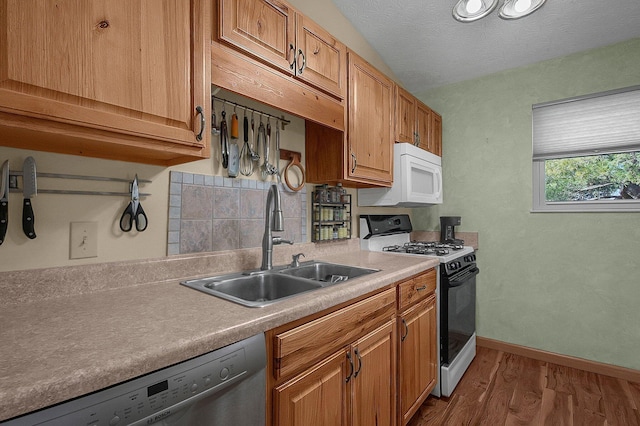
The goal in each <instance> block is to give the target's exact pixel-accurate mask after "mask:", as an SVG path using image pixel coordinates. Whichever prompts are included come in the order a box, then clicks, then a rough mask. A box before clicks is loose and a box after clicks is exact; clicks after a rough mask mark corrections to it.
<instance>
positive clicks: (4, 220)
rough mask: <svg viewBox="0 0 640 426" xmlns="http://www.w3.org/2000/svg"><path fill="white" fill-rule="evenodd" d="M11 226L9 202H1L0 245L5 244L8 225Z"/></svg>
mask: <svg viewBox="0 0 640 426" xmlns="http://www.w3.org/2000/svg"><path fill="white" fill-rule="evenodd" d="M8 224H9V202H8V201H0V244H2V243H3V242H4V237H5V236H6V235H7V225H8Z"/></svg>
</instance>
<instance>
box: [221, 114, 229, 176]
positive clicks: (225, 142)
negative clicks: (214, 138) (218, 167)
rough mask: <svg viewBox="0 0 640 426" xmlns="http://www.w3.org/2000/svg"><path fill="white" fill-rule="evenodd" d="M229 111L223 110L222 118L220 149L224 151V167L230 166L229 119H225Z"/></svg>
mask: <svg viewBox="0 0 640 426" xmlns="http://www.w3.org/2000/svg"><path fill="white" fill-rule="evenodd" d="M226 116H227V112H226V111H225V110H224V109H223V110H222V120H221V121H220V151H221V152H222V167H224V168H225V169H226V168H227V167H228V166H229V133H228V130H227V121H226V120H225V118H226Z"/></svg>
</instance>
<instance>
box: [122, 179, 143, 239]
mask: <svg viewBox="0 0 640 426" xmlns="http://www.w3.org/2000/svg"><path fill="white" fill-rule="evenodd" d="M133 222H135V223H136V230H137V231H138V232H142V231H144V230H145V229H147V215H146V214H145V212H144V209H143V208H142V205H141V204H140V194H139V192H138V175H136V177H135V178H134V179H133V182H131V202H130V203H129V204H128V205H127V208H126V209H124V212H123V213H122V217H121V218H120V229H122V230H123V231H124V232H129V231H131V229H132V228H133Z"/></svg>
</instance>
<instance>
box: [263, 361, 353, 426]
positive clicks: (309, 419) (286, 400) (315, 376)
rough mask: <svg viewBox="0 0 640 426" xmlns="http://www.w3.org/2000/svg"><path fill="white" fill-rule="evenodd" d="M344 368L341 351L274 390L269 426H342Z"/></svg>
mask: <svg viewBox="0 0 640 426" xmlns="http://www.w3.org/2000/svg"><path fill="white" fill-rule="evenodd" d="M348 368H349V366H348V362H347V351H346V349H343V350H340V351H338V352H336V353H334V354H333V355H331V356H329V357H327V358H326V359H324V360H323V361H321V362H319V363H318V364H317V365H316V366H314V367H312V368H310V369H309V370H307V371H305V372H304V373H302V374H300V375H298V376H296V377H295V378H293V379H291V380H289V381H288V382H286V383H284V384H282V385H280V386H278V387H277V388H276V389H275V390H274V392H273V393H274V398H273V403H274V421H273V425H281V426H285V425H286V426H288V425H299V426H307V425H309V426H313V425H318V426H320V425H323V426H331V425H336V426H338V425H344V426H346V425H347V424H348V422H347V413H348V411H347V400H348V398H347V386H346V383H345V381H346V377H347V374H348V372H347V370H348Z"/></svg>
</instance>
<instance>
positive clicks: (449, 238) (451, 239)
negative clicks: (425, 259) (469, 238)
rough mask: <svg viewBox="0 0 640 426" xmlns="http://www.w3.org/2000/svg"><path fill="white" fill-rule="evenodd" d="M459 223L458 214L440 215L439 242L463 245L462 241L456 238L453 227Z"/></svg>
mask: <svg viewBox="0 0 640 426" xmlns="http://www.w3.org/2000/svg"><path fill="white" fill-rule="evenodd" d="M460 223H461V222H460V216H440V242H441V243H450V244H459V245H463V244H464V241H463V240H460V239H457V238H456V228H455V227H456V226H459V225H460Z"/></svg>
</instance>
